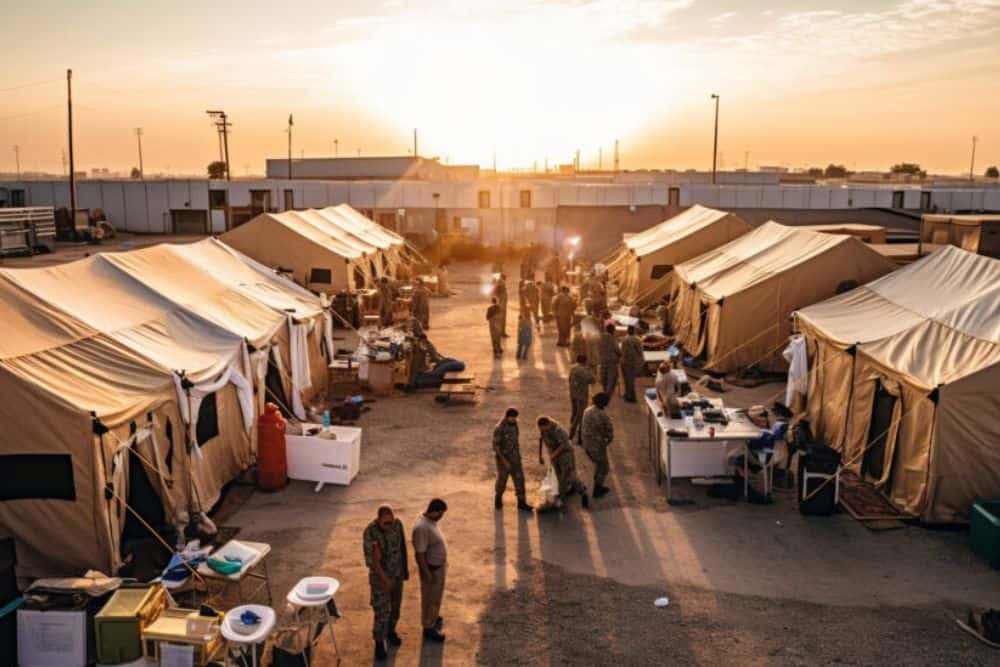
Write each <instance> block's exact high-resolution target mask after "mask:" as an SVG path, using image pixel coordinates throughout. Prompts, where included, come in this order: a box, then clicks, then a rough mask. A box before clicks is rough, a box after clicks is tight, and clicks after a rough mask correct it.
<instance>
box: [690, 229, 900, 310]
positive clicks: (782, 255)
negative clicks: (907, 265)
mask: <svg viewBox="0 0 1000 667" xmlns="http://www.w3.org/2000/svg"><path fill="white" fill-rule="evenodd" d="M842 244H853V245H854V246H855V247H856V248H857V252H859V253H872V254H874V255H875V256H877V257H879V260H881V261H887V260H884V259H883V258H882V257H881V256H879V255H878V254H877V253H875V251H874V250H871V249H870V248H868V247H867V246H865V244H864V243H863V242H861V241H860V240H859V239H857V238H856V237H853V236H846V235H838V234H825V233H821V232H813V231H809V230H805V229H801V228H799V227H786V226H785V225H780V224H778V223H777V222H774V221H773V220H772V221H769V222H766V223H764V224H763V225H761V226H760V227H758V228H757V229H754V230H753V231H751V232H748V233H746V234H744V235H743V236H740V237H739V238H736V239H734V240H732V241H730V242H729V243H727V244H725V245H723V246H720V247H718V248H716V249H714V250H710V251H708V252H706V253H705V254H703V255H700V256H698V257H695V258H694V259H692V260H689V261H687V262H684V263H683V264H679V265H677V266H676V267H674V271H675V273H676V275H677V277H678V278H679V279H681V280H683V281H684V282H685V283H688V284H696V285H697V286H698V288H699V289H700V290H701V291H702V292H703V293H704V294H706V295H708V296H709V297H711V298H713V299H722V298H724V297H726V296H728V295H731V294H735V293H737V292H741V291H743V290H745V289H748V288H750V287H752V286H754V285H756V284H759V283H762V282H764V281H765V280H768V279H769V278H772V277H774V276H776V275H778V274H781V273H784V272H786V271H790V270H792V269H794V268H795V267H797V266H800V265H802V264H805V263H807V262H808V261H809V260H810V259H812V258H814V257H817V256H818V255H821V254H823V253H825V252H827V251H829V250H831V249H833V248H835V247H837V246H840V245H842Z"/></svg>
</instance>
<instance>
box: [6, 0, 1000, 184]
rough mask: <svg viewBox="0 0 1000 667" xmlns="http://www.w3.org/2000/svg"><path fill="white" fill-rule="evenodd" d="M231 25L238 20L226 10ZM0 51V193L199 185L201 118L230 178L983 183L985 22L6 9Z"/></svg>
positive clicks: (872, 6)
mask: <svg viewBox="0 0 1000 667" xmlns="http://www.w3.org/2000/svg"><path fill="white" fill-rule="evenodd" d="M237 7H238V9H237ZM4 28H5V29H4V39H3V40H0V61H2V62H3V63H4V65H5V66H4V68H3V71H2V73H0V171H13V169H14V152H13V148H12V147H13V146H14V145H15V144H16V145H19V146H20V152H21V168H22V170H26V171H29V170H49V171H53V172H61V170H62V165H61V160H60V152H61V151H62V150H63V149H64V148H65V146H66V122H65V69H66V68H67V67H72V68H73V70H74V102H75V108H74V110H75V131H76V151H77V168H78V169H88V170H89V169H90V168H92V167H109V168H111V169H117V170H127V169H128V168H130V167H131V166H133V165H135V164H137V158H136V141H135V135H134V133H133V128H135V127H137V126H142V127H143V128H144V132H145V136H144V137H143V150H144V157H145V167H146V170H147V172H159V171H165V170H169V171H170V172H173V173H203V172H204V168H205V165H206V164H207V163H208V162H209V161H211V160H213V159H215V158H216V157H217V155H218V149H217V141H216V135H215V133H214V130H213V128H212V127H211V125H210V122H209V120H208V119H207V117H206V116H205V113H204V111H205V110H206V109H210V108H221V109H225V110H226V111H227V112H228V113H229V115H230V118H231V121H232V123H233V134H232V137H231V142H230V150H231V156H232V170H233V174H234V175H242V174H244V173H245V171H246V168H247V165H249V168H250V170H251V171H252V172H253V173H262V171H263V163H264V159H265V157H281V156H283V155H284V154H285V152H286V135H285V132H284V129H285V123H286V121H287V118H288V114H289V113H294V115H295V132H294V135H293V138H294V154H295V156H296V157H298V156H299V155H300V154H301V152H302V151H304V153H305V155H306V157H317V156H326V155H331V154H332V153H333V141H334V139H338V140H339V148H340V155H341V156H344V155H356V154H357V152H356V151H357V149H358V148H360V149H361V151H362V155H377V154H406V151H407V149H408V148H409V147H410V146H411V141H412V138H411V136H412V135H411V133H412V129H413V128H414V127H417V128H419V129H420V152H421V154H423V155H439V156H441V157H442V158H444V157H445V156H447V157H448V159H449V161H450V162H451V163H479V164H481V165H484V166H489V165H491V164H492V155H493V151H494V148H495V150H496V153H497V161H498V163H499V166H500V167H501V168H510V167H530V166H531V165H532V163H533V162H535V161H537V163H538V165H539V166H541V165H542V164H543V162H544V160H545V159H546V158H548V160H549V162H550V164H552V165H554V164H557V163H560V162H562V163H568V162H570V161H571V160H572V156H573V153H574V151H575V150H576V149H577V148H579V149H580V150H581V155H582V162H583V166H584V167H596V166H597V156H598V150H599V148H603V153H604V166H605V167H610V166H611V153H612V150H613V146H614V141H615V139H616V138H618V139H620V140H621V158H622V167H623V168H640V167H666V168H698V169H704V168H706V167H709V166H710V165H711V141H712V111H713V107H712V101H711V100H710V99H709V95H710V94H711V93H713V92H718V93H719V94H720V95H721V96H722V104H721V122H720V142H719V143H720V145H719V150H720V152H721V154H722V166H723V168H735V167H743V165H744V161H745V160H746V159H747V158H746V154H747V153H749V160H748V162H749V166H750V167H751V168H755V167H756V166H757V165H760V164H768V165H771V164H784V165H787V166H790V167H803V166H810V165H826V164H827V163H829V162H842V163H845V164H846V165H847V166H848V167H849V168H854V169H858V170H862V169H886V168H887V167H888V166H889V165H891V164H892V163H893V162H897V161H913V162H919V163H921V164H922V165H924V167H925V168H928V169H929V170H932V171H934V172H938V173H960V172H967V171H968V168H969V156H970V150H971V138H972V136H973V135H978V136H979V148H978V150H977V158H976V171H977V172H978V173H982V171H983V170H985V168H986V167H987V166H988V165H990V164H997V163H998V162H1000V0H954V1H947V0H840V1H838V2H832V1H823V0H779V1H775V2H761V3H750V2H745V1H739V2H737V1H730V0H660V1H650V0H615V1H612V0H577V1H571V0H549V1H544V2H543V1H540V0H486V1H484V2H477V1H475V0H455V1H453V2H423V1H421V0H406V1H403V0H383V1H379V0H373V1H371V2H341V1H339V0H315V1H306V2H295V1H286V2H280V3H279V2H273V1H269V2H260V1H258V0H249V1H244V2H240V3H211V2H190V1H188V0H171V1H170V2H164V1H162V0H147V1H146V2H142V3H135V2H119V1H113V0H93V1H91V2H87V3H83V2H69V1H64V2H56V1H53V0H34V1H33V2H30V3H27V2H22V3H16V4H15V5H13V6H11V7H9V8H7V9H5V12H4Z"/></svg>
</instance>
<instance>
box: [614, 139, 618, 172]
mask: <svg viewBox="0 0 1000 667" xmlns="http://www.w3.org/2000/svg"><path fill="white" fill-rule="evenodd" d="M615 173H616V174H617V173H618V140H617V139H615Z"/></svg>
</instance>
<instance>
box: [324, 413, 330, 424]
mask: <svg viewBox="0 0 1000 667" xmlns="http://www.w3.org/2000/svg"><path fill="white" fill-rule="evenodd" d="M323 428H330V411H329V410H324V411H323Z"/></svg>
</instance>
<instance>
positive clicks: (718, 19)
mask: <svg viewBox="0 0 1000 667" xmlns="http://www.w3.org/2000/svg"><path fill="white" fill-rule="evenodd" d="M737 14H739V12H723V13H722V14H719V15H718V16H713V17H712V18H710V19H708V22H709V23H714V24H715V25H722V24H723V23H725V22H726V21H728V20H729V19H731V18H733V17H734V16H736V15H737Z"/></svg>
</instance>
